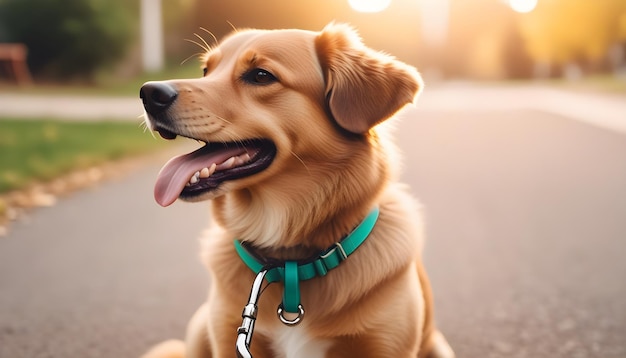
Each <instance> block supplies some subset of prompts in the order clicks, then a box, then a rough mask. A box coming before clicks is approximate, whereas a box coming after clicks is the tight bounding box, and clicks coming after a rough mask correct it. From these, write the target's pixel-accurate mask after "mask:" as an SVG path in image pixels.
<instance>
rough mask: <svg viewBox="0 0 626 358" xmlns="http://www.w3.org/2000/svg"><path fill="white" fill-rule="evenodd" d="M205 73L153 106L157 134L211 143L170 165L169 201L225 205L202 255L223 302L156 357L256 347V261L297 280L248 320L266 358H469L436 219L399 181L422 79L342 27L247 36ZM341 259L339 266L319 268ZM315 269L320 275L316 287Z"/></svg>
mask: <svg viewBox="0 0 626 358" xmlns="http://www.w3.org/2000/svg"><path fill="white" fill-rule="evenodd" d="M202 70H203V76H202V77H201V78H197V79H184V80H170V81H154V82H147V83H145V84H144V85H143V86H142V88H141V92H140V97H141V98H142V101H143V105H144V108H145V123H146V124H147V126H148V128H149V129H150V130H152V131H155V132H158V133H159V134H160V135H161V136H162V137H163V138H165V139H174V138H176V137H178V136H180V137H186V138H191V139H194V140H197V141H200V142H203V143H204V144H205V145H204V146H203V147H202V148H200V149H198V150H196V151H194V152H192V153H189V154H185V155H181V156H178V157H176V158H173V159H171V160H170V161H169V162H168V163H167V164H166V165H165V166H164V167H163V169H162V170H161V172H160V173H159V176H158V178H157V180H156V184H155V189H154V195H155V199H156V201H157V202H158V203H159V204H160V205H162V206H168V205H170V204H172V203H173V202H174V201H176V200H177V199H182V200H185V201H192V202H195V201H202V200H209V199H210V200H211V217H212V222H211V224H210V226H209V227H210V229H209V231H208V233H207V235H206V238H205V239H203V240H202V242H201V243H202V244H201V257H202V260H203V262H204V263H205V264H206V266H207V268H208V271H209V273H210V290H209V297H208V300H207V302H206V303H205V304H204V305H202V306H201V307H200V308H199V309H198V311H197V312H196V314H195V315H194V316H193V317H192V319H191V321H190V323H189V326H188V329H187V336H186V339H185V341H184V342H183V341H177V340H171V341H166V342H163V343H161V344H159V345H157V346H155V347H153V348H152V349H151V350H150V351H149V352H148V353H146V355H145V356H144V357H145V358H156V357H198V358H199V357H205V358H206V357H216V358H221V357H233V356H235V346H236V344H238V342H236V341H237V338H238V332H239V333H240V334H241V333H243V334H246V333H249V334H251V332H248V331H247V329H244V328H239V327H240V325H241V323H242V314H241V312H242V311H241V309H242V307H244V306H246V303H247V302H248V301H247V298H248V293H249V292H250V288H251V286H252V284H253V281H254V280H255V277H257V276H256V274H257V273H258V272H255V271H254V270H253V269H251V267H250V266H249V265H248V264H247V263H246V261H245V259H243V258H242V257H243V256H247V257H248V259H252V260H258V262H259V265H260V266H259V267H261V266H263V267H271V266H274V268H275V269H276V268H278V269H277V270H279V271H280V270H282V272H283V274H284V276H285V277H282V280H281V278H278V279H277V280H276V283H273V284H267V283H265V285H268V286H267V287H265V289H264V290H263V295H262V297H260V300H259V303H258V310H255V313H254V315H250V314H248V316H246V313H245V312H244V316H246V317H253V318H254V319H256V321H255V322H256V325H255V327H254V328H255V330H254V340H253V341H252V342H249V343H250V346H249V349H250V352H249V353H251V354H252V355H253V356H254V357H255V358H263V357H287V358H293V357H298V358H318V357H320V358H321V357H390V358H391V357H393V358H398V357H421V358H427V357H428V358H451V357H454V353H453V350H452V349H451V348H450V346H449V344H448V343H447V341H446V339H445V338H444V336H443V335H442V334H441V333H440V331H438V330H437V329H436V328H435V325H434V321H433V313H432V312H433V311H432V309H433V306H432V305H433V303H432V297H431V290H430V286H429V282H428V278H427V275H426V272H425V271H424V267H423V264H422V260H421V252H422V246H423V224H422V221H421V218H420V214H419V212H420V207H419V204H417V203H416V201H414V200H413V199H412V198H411V195H410V194H409V192H408V189H407V188H406V186H405V185H403V184H401V183H399V182H398V180H397V178H398V166H399V165H398V156H397V154H396V152H397V150H396V148H395V147H394V143H393V140H392V138H391V136H390V134H389V132H390V131H389V122H390V121H389V120H390V119H391V118H392V117H393V116H394V115H395V114H396V113H397V112H398V111H399V110H400V109H401V108H402V107H404V106H405V105H407V104H409V103H412V102H414V100H415V99H416V97H417V95H418V93H419V92H420V91H421V89H422V88H423V83H422V80H421V77H420V75H419V73H418V72H417V70H416V69H415V68H413V67H411V66H409V65H407V64H404V63H402V62H400V61H399V60H396V59H395V58H393V57H391V56H389V55H386V54H382V53H379V52H376V51H374V50H372V49H370V48H368V47H366V46H365V45H364V44H363V42H362V40H361V38H360V36H359V35H358V33H357V32H356V30H354V29H353V28H352V27H351V26H349V25H346V24H340V23H330V24H329V25H327V26H326V27H325V28H324V29H323V30H322V31H320V32H313V31H305V30H295V29H294V30H255V29H246V30H236V31H235V32H234V33H233V34H231V35H229V36H227V37H226V38H225V39H224V40H223V41H221V43H219V44H218V45H217V46H216V47H214V48H212V49H210V50H209V51H208V52H207V53H206V54H205V55H204V56H203V58H202ZM372 213H374V214H372ZM372 215H373V216H377V217H376V218H374V219H373V220H374V221H375V223H374V224H373V228H370V229H368V231H367V232H366V233H365V235H362V236H363V237H361V238H360V239H361V240H363V242H362V243H361V244H360V246H358V247H357V248H355V249H354V251H353V252H345V251H348V249H347V248H346V247H345V246H346V244H345V243H344V242H343V241H341V240H342V239H343V238H346V239H347V235H349V234H350V233H352V232H353V230H355V228H358V227H360V226H363V225H365V224H362V223H365V222H366V221H365V220H364V218H368V219H367V220H369V219H371V218H372V217H373V216H372ZM368 225H369V224H368ZM355 231H356V230H355ZM350 235H351V234H350ZM341 243H343V245H342V244H341ZM350 251H352V250H350ZM331 253H332V254H333V255H334V256H335V257H336V258H337V261H338V262H339V263H338V264H337V265H335V266H336V267H326V266H328V265H327V263H324V264H319V263H320V262H321V261H320V260H321V259H320V258H321V257H323V256H324V255H326V256H329V255H330V254H331ZM242 255H243V256H242ZM316 260H317V261H316ZM314 261H315V262H317V263H315V262H314ZM307 262H308V264H309V266H310V265H313V264H314V263H315V265H318V266H319V267H317V268H316V270H317V271H315V272H314V271H311V272H314V273H315V275H316V277H313V278H310V279H307V280H301V279H300V278H299V277H300V276H298V275H302V272H300V271H298V270H300V268H301V266H304V265H305V263H307ZM325 265H326V266H325ZM333 265H334V264H333ZM333 265H330V266H333ZM309 269H311V267H309ZM257 271H258V270H257ZM293 275H295V276H296V279H295V280H294V279H293V277H291V278H288V276H293ZM294 292H295V293H294ZM294 297H297V298H294ZM286 300H289V306H291V307H292V308H291V309H287V308H286V303H287V302H286ZM283 304H285V306H283ZM277 307H278V309H279V310H280V309H281V308H285V311H284V312H282V313H279V317H277ZM293 307H297V309H294V308H293ZM279 312H280V311H279ZM248 313H250V312H248ZM296 320H297V321H298V322H299V324H297V325H295V324H294V321H296ZM281 321H285V322H281ZM283 323H286V324H289V325H285V324H283ZM238 328H239V331H238Z"/></svg>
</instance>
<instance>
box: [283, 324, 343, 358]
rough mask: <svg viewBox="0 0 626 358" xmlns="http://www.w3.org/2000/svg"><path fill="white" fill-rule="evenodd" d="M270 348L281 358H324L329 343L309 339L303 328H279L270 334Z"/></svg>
mask: <svg viewBox="0 0 626 358" xmlns="http://www.w3.org/2000/svg"><path fill="white" fill-rule="evenodd" d="M272 337H273V342H272V346H273V348H274V351H275V352H276V354H277V356H278V357H281V358H324V357H326V351H327V350H328V349H329V348H330V346H331V342H330V341H328V340H323V339H315V338H313V337H311V336H310V335H309V334H308V333H307V331H306V327H305V326H295V327H287V326H284V327H280V328H278V329H277V330H276V331H275V332H273V334H272Z"/></svg>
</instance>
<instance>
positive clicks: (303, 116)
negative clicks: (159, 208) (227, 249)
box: [141, 24, 421, 206]
mask: <svg viewBox="0 0 626 358" xmlns="http://www.w3.org/2000/svg"><path fill="white" fill-rule="evenodd" d="M203 71H204V76H203V77H201V78H198V79H186V80H171V81H162V82H148V83H146V84H144V85H143V87H142V88H141V98H142V100H143V104H144V107H145V111H146V116H145V118H146V123H147V125H148V127H149V128H150V129H151V130H154V131H157V132H158V133H159V134H160V135H161V136H162V137H163V138H166V139H174V138H175V137H176V136H182V137H188V138H192V139H195V140H198V141H201V142H204V143H206V145H205V146H204V147H202V148H200V149H198V150H196V151H194V152H192V153H189V154H186V155H182V156H179V157H176V158H173V159H171V160H170V161H169V162H168V163H167V164H166V165H165V166H164V167H163V169H162V170H161V173H160V174H159V177H158V179H157V183H156V186H155V198H156V200H157V202H158V203H159V204H161V205H163V206H167V205H170V204H171V203H173V202H174V201H175V200H176V199H177V198H179V197H180V198H181V199H184V200H190V201H197V200H203V199H211V198H215V197H217V196H220V195H222V194H224V193H228V192H232V191H239V190H240V189H246V191H247V192H248V193H251V192H253V191H254V189H255V188H259V187H260V186H262V187H263V190H264V191H271V190H272V188H274V189H276V190H275V194H276V195H277V196H279V197H280V196H281V193H285V192H292V193H293V192H300V195H303V194H304V195H305V196H308V195H310V196H316V197H317V198H318V199H321V200H322V201H323V200H324V198H323V196H330V195H333V194H331V192H333V191H335V190H336V188H337V187H338V186H341V185H344V184H347V185H354V186H355V188H354V189H355V190H358V189H359V188H358V187H359V185H360V184H359V183H358V180H359V178H358V177H359V176H362V175H366V176H368V175H373V176H375V177H379V176H380V175H379V172H380V171H381V169H380V167H381V166H384V163H375V162H374V163H373V162H372V159H371V157H372V156H371V153H372V152H374V151H377V150H379V149H378V148H376V143H377V141H378V139H377V135H376V132H375V131H374V130H373V127H374V126H376V125H377V124H378V123H380V122H382V121H384V120H385V119H387V118H389V117H390V116H392V115H393V114H394V113H395V112H396V111H398V110H399V109H400V108H401V107H403V106H404V105H405V104H407V103H410V102H412V101H413V100H414V98H415V96H416V94H417V93H418V91H419V90H420V88H421V80H420V77H419V75H418V73H417V71H416V70H415V69H414V68H412V67H410V66H407V65H405V64H403V63H401V62H399V61H396V60H395V59H393V58H391V57H389V56H386V55H383V54H380V53H377V52H375V51H373V50H371V49H369V48H367V47H365V46H364V45H363V44H362V42H361V40H360V38H359V37H358V35H357V34H356V33H355V31H354V30H352V29H351V28H350V27H349V26H347V25H341V24H330V25H328V26H327V27H326V28H325V29H324V30H322V31H321V32H310V31H302V30H271V31H266V30H244V31H238V32H235V33H234V34H232V35H231V36H229V37H227V38H226V39H225V40H224V41H223V42H222V43H221V44H220V45H219V46H217V47H216V48H214V49H212V50H211V51H210V52H208V53H207V54H206V55H205V56H204V58H203ZM346 178H349V179H346ZM350 178H352V179H350ZM344 180H348V182H343V183H342V181H344ZM367 180H370V179H367ZM362 189H364V190H367V189H368V188H362ZM302 191H304V192H303V193H302ZM248 195H250V194H248ZM292 197H293V195H292ZM340 200H348V201H349V200H356V199H354V198H343V199H340Z"/></svg>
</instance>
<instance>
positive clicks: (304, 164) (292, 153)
mask: <svg viewBox="0 0 626 358" xmlns="http://www.w3.org/2000/svg"><path fill="white" fill-rule="evenodd" d="M290 153H291V155H293V156H294V157H295V158H296V159H298V161H299V162H300V163H302V166H303V167H304V169H306V171H307V172H308V173H309V175H312V174H311V170H309V167H308V166H307V165H306V163H305V162H304V160H302V158H300V157H299V156H298V155H297V154H296V153H294V152H293V151H291V152H290Z"/></svg>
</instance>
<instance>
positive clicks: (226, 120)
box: [215, 116, 232, 124]
mask: <svg viewBox="0 0 626 358" xmlns="http://www.w3.org/2000/svg"><path fill="white" fill-rule="evenodd" d="M215 117H217V119H219V120H221V121H223V122H226V123H228V124H232V123H231V122H230V121H229V120H228V119H226V118H224V117H220V116H215Z"/></svg>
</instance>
